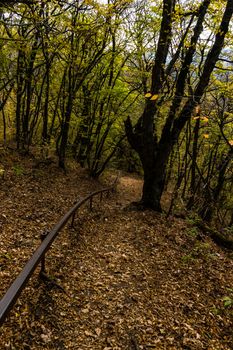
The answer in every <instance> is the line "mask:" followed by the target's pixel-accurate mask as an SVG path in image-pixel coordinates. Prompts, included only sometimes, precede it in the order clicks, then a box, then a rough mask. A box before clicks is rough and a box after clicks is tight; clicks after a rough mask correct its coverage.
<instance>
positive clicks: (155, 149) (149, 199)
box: [125, 0, 233, 211]
mask: <svg viewBox="0 0 233 350" xmlns="http://www.w3.org/2000/svg"><path fill="white" fill-rule="evenodd" d="M210 2H211V1H210V0H203V2H202V3H201V5H200V7H199V10H198V11H197V13H196V15H197V20H196V24H195V27H194V29H193V35H192V38H191V43H190V45H189V48H188V49H187V52H186V55H185V57H184V59H183V61H182V67H181V69H180V72H179V75H178V77H177V81H176V86H175V94H174V98H173V101H172V103H171V107H170V110H169V112H168V115H167V118H166V121H165V124H164V127H163V130H162V134H161V137H160V140H158V137H157V135H156V133H155V130H154V123H156V116H157V109H158V104H157V101H156V97H155V98H154V99H153V98H152V99H149V98H146V101H145V109H144V112H143V114H142V116H141V117H140V118H139V120H138V122H137V123H136V125H135V127H133V126H132V123H131V120H130V118H129V117H128V118H127V120H126V122H125V128H126V134H127V137H128V141H129V143H130V144H131V146H132V147H133V148H134V149H135V150H136V151H137V153H138V154H139V156H140V159H141V162H142V166H143V170H144V186H143V193H142V199H141V201H140V206H142V207H144V208H151V209H154V210H157V211H161V204H160V200H161V196H162V193H163V189H164V180H165V173H166V166H167V162H168V159H169V156H170V153H171V150H172V148H173V146H174V144H175V143H176V142H177V140H178V138H179V135H180V133H181V131H182V130H183V128H184V126H185V124H186V122H187V121H188V120H189V119H190V118H191V115H192V111H193V109H194V108H195V107H196V106H197V105H198V104H199V103H200V101H201V98H202V96H203V94H204V92H205V89H206V88H207V86H208V83H209V80H210V76H211V73H212V72H213V69H214V67H215V64H216V62H217V60H218V57H219V54H220V52H221V50H222V48H223V44H224V38H225V35H226V33H227V32H228V27H229V22H230V19H231V17H232V12H233V0H228V1H227V3H226V8H225V12H224V14H223V17H222V21H221V24H220V27H219V30H218V32H217V34H216V36H215V41H214V44H213V46H212V48H211V49H210V51H209V53H208V55H207V58H206V61H205V64H204V67H203V71H202V74H201V76H200V78H199V82H198V84H197V86H196V88H195V89H194V93H193V95H192V96H191V97H189V98H188V100H187V101H186V103H185V104H184V106H183V107H182V106H181V103H182V99H183V96H184V92H185V87H186V83H187V78H188V75H189V72H190V69H191V63H192V62H193V58H194V55H195V53H196V45H197V43H198V40H199V37H200V34H201V33H202V30H203V22H204V17H205V15H206V12H207V10H208V7H209V4H210ZM174 6H175V0H164V2H163V15H162V22H161V29H160V36H159V41H158V45H157V51H156V55H155V64H154V67H153V71H152V83H151V91H150V92H151V96H157V95H159V94H160V93H161V92H162V87H163V82H164V79H165V74H166V73H165V72H166V71H165V68H164V67H165V63H166V61H167V59H168V50H169V46H170V43H171V36H172V16H173V12H174ZM173 61H174V60H173ZM174 63H175V62H173V64H174Z"/></svg>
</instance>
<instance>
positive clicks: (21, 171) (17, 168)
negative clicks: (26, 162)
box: [12, 164, 24, 176]
mask: <svg viewBox="0 0 233 350" xmlns="http://www.w3.org/2000/svg"><path fill="white" fill-rule="evenodd" d="M12 170H13V172H14V174H15V175H16V176H22V175H23V174H24V168H23V166H22V165H20V164H15V165H13V167H12Z"/></svg>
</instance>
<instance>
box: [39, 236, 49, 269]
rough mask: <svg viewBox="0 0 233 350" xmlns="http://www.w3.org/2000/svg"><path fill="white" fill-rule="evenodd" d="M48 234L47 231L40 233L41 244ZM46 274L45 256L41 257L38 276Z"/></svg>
mask: <svg viewBox="0 0 233 350" xmlns="http://www.w3.org/2000/svg"><path fill="white" fill-rule="evenodd" d="M48 233H49V231H44V232H42V233H41V235H40V239H41V242H43V240H44V239H45V237H46V236H47V234H48ZM45 273H46V269H45V255H44V256H43V257H42V259H41V268H40V274H39V275H40V276H41V275H43V274H45Z"/></svg>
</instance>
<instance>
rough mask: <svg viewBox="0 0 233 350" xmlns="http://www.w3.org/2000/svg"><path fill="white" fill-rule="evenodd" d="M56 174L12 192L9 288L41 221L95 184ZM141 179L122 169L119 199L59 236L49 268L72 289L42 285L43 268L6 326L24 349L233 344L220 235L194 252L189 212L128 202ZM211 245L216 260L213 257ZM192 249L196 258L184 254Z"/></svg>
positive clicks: (178, 349) (6, 249)
mask: <svg viewBox="0 0 233 350" xmlns="http://www.w3.org/2000/svg"><path fill="white" fill-rule="evenodd" d="M150 97H151V96H148V98H150ZM24 168H25V169H26V165H25V166H24ZM54 171H55V170H54ZM6 173H7V170H6ZM6 175H7V174H6ZM44 175H45V174H44ZM55 175H56V176H55ZM49 176H50V174H48V177H47V178H43V177H41V178H39V179H37V181H36V183H34V184H35V185H36V188H37V190H36V191H35V193H33V191H32V189H33V186H32V183H30V182H28V183H24V182H25V178H24V175H23V176H21V177H20V179H18V178H17V179H16V186H14V187H12V190H11V192H10V195H9V196H8V197H4V196H2V198H3V200H2V211H1V216H0V220H1V221H2V222H3V225H4V226H5V228H4V231H3V235H2V237H1V238H2V241H1V242H0V247H1V254H0V264H3V268H4V269H5V270H4V271H3V270H1V276H3V279H4V283H3V285H2V286H1V287H2V290H3V289H4V288H7V285H8V282H9V281H10V280H11V277H12V273H11V272H12V271H13V273H15V272H14V271H15V270H16V273H17V269H18V264H19V265H21V266H22V265H23V263H24V261H25V259H27V257H28V256H29V255H30V253H31V251H32V250H33V249H34V246H35V245H37V244H38V242H39V240H38V237H35V232H37V230H38V226H40V228H43V229H44V225H46V224H48V223H49V222H51V221H54V222H56V220H57V218H59V217H60V216H61V215H62V214H64V212H65V210H66V208H69V207H70V206H71V205H72V204H73V201H74V198H75V197H76V196H77V192H79V194H80V191H81V192H82V193H88V192H90V190H91V186H94V185H93V183H92V182H91V181H89V180H84V179H83V178H82V177H81V175H80V177H79V178H78V190H77V173H76V172H75V171H74V172H71V173H68V175H67V178H66V179H64V177H63V176H62V175H59V174H58V173H57V172H56V171H55V173H54V179H53V181H54V183H53V184H52V183H51V182H49V181H50V180H49ZM6 181H7V177H6ZM46 182H47V184H46ZM141 186H142V183H141V180H140V179H139V178H134V177H131V176H124V177H122V178H121V179H120V184H119V192H118V193H117V194H116V195H114V197H113V198H112V199H108V200H106V201H104V203H103V202H102V204H101V208H98V205H97V204H96V205H95V206H94V210H93V212H92V213H90V212H89V211H87V210H86V209H85V208H84V209H83V212H82V214H81V215H80V216H78V217H77V219H76V222H75V228H74V229H72V230H70V229H69V228H67V229H65V230H64V232H63V233H62V235H61V236H59V237H58V239H57V240H56V241H55V242H54V246H53V248H52V249H51V250H50V251H49V252H48V254H47V256H46V266H47V267H48V274H49V275H51V276H53V277H54V279H55V280H56V281H59V285H61V286H62V287H63V288H64V290H65V291H66V292H67V293H64V292H63V291H62V290H59V289H58V288H56V286H55V285H53V286H52V285H51V284H49V283H48V284H46V283H45V284H44V283H40V284H39V283H38V281H37V278H36V276H35V277H34V278H33V279H32V281H31V282H30V283H29V285H28V287H27V289H26V290H25V291H24V294H23V295H22V298H21V299H20V303H18V304H17V305H16V307H15V309H14V310H15V312H13V313H12V314H11V316H10V318H9V320H8V322H7V323H6V325H5V326H3V328H2V329H3V340H4V344H7V347H8V348H10V349H11V348H12V347H15V348H19V349H20V348H21V347H22V344H30V349H32V350H37V349H38V350H39V349H45V350H47V349H71V350H72V349H80V350H84V349H85V350H88V349H90V350H103V349H104V350H122V349H130V346H131V348H132V347H133V346H134V348H135V347H138V348H139V349H140V350H141V349H142V350H144V349H150V348H151V349H157V350H164V349H167V350H172V349H175V350H183V349H184V348H189V349H192V350H201V349H207V348H209V349H220V350H230V349H231V348H232V340H231V335H230V334H231V333H230V331H231V329H232V317H231V314H230V311H231V310H230V309H229V308H228V307H227V308H225V309H224V301H227V300H226V299H224V297H226V295H228V294H227V287H229V285H231V282H232V261H231V260H230V259H229V258H228V257H227V255H226V254H225V253H224V252H223V251H219V250H218V248H217V247H215V246H214V245H213V244H212V243H211V242H208V246H206V249H202V250H201V249H199V251H198V254H194V253H195V252H196V250H195V249H197V246H196V244H195V238H194V237H191V236H190V235H188V233H187V232H188V231H187V225H186V223H185V221H183V220H182V221H181V220H176V219H172V220H173V221H172V222H169V221H165V220H164V218H163V216H161V215H158V214H156V213H153V212H150V211H146V212H127V211H126V210H124V207H125V205H126V204H127V203H128V202H129V201H130V200H133V199H135V197H136V196H140V191H141ZM29 187H30V190H29V189H28V188H29ZM94 187H96V184H95V186H94ZM64 188H67V189H69V191H64ZM21 190H22V191H23V192H24V194H25V196H24V197H23V200H22V197H21V192H20V191H21ZM65 192H66V193H65ZM9 197H11V198H10V200H9ZM4 198H5V199H4ZM25 198H26V199H27V201H25ZM116 203H117V204H116ZM20 208H21V209H22V211H21V212H20V211H19V209H20ZM51 208H53V209H51ZM17 213H18V215H17ZM19 213H20V215H19ZM55 216H56V217H55ZM17 220H18V221H17ZM36 220H37V221H38V222H37V221H36ZM50 220H51V221H50ZM22 225H24V226H23V230H21V227H22ZM47 226H48V225H47ZM22 231H23V232H22ZM9 232H10V235H8V234H7V233H9ZM19 232H20V233H19ZM25 242H26V243H25ZM3 243H4V244H3ZM17 243H18V245H17ZM209 253H211V254H212V255H213V254H215V258H214V259H211V258H208V257H206V256H208V254H209ZM189 255H190V256H192V257H193V260H194V262H195V263H193V262H191V261H189V259H186V260H185V261H182V259H181V258H182V257H183V256H186V257H188V256H189ZM204 255H205V259H204ZM209 255H210V254H209ZM1 266H2V265H1ZM226 271H227V273H226ZM3 273H5V274H3ZM223 300H224V301H223ZM25 303H26V305H28V307H25ZM9 330H10V331H9ZM132 334H133V338H132ZM132 339H134V340H133V341H132ZM133 344H134V345H133ZM135 344H136V345H135ZM7 347H6V348H7ZM25 349H26V346H25Z"/></svg>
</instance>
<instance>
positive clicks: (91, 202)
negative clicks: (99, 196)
mask: <svg viewBox="0 0 233 350" xmlns="http://www.w3.org/2000/svg"><path fill="white" fill-rule="evenodd" d="M92 208H93V198H92V197H91V198H90V210H92Z"/></svg>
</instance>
